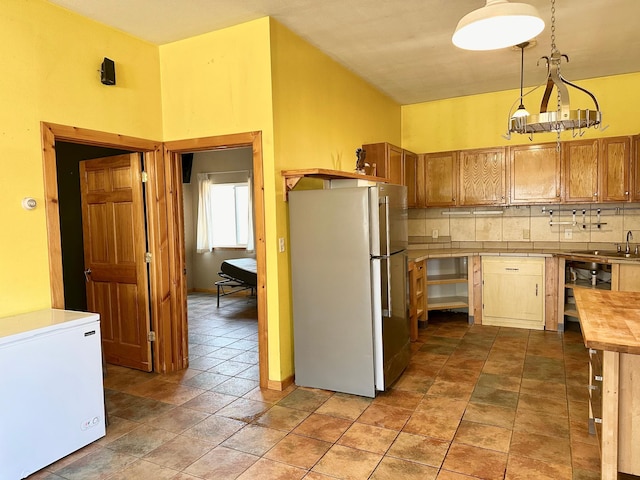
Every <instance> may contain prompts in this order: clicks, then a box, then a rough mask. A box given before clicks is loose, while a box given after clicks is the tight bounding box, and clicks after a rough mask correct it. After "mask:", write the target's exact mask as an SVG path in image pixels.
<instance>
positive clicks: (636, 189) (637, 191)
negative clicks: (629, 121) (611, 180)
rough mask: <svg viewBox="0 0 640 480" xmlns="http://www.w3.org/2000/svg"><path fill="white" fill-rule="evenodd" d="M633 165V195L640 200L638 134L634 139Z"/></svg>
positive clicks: (639, 141) (639, 138)
mask: <svg viewBox="0 0 640 480" xmlns="http://www.w3.org/2000/svg"><path fill="white" fill-rule="evenodd" d="M632 144H633V148H632V150H631V158H632V161H631V165H632V169H633V180H632V184H633V189H632V191H633V196H632V199H631V200H632V201H634V202H640V135H636V136H635V137H633V140H632Z"/></svg>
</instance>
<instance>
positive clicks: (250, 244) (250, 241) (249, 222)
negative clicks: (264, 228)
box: [247, 171, 255, 252]
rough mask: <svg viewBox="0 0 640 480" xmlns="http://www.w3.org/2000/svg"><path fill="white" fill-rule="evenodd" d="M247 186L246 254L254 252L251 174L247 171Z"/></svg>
mask: <svg viewBox="0 0 640 480" xmlns="http://www.w3.org/2000/svg"><path fill="white" fill-rule="evenodd" d="M247 185H248V187H249V193H248V194H247V195H248V197H249V198H248V199H247V200H248V206H249V208H248V217H249V218H248V219H247V252H253V251H254V250H255V241H254V238H253V172H251V171H249V175H248V176H247Z"/></svg>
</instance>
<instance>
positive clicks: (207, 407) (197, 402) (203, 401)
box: [182, 392, 238, 413]
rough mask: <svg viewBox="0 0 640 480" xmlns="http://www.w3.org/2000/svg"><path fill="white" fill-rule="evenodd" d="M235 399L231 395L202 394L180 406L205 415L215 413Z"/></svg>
mask: <svg viewBox="0 0 640 480" xmlns="http://www.w3.org/2000/svg"><path fill="white" fill-rule="evenodd" d="M237 398H238V397H235V396H233V395H225V394H223V393H218V392H204V393H202V394H200V395H198V396H197V397H194V398H192V399H191V400H189V401H188V402H186V403H183V404H182V406H183V407H185V408H189V409H192V410H200V411H202V412H206V413H216V412H217V411H218V410H220V409H221V408H223V407H226V406H227V405H229V404H230V403H232V402H234V401H235V400H236V399H237Z"/></svg>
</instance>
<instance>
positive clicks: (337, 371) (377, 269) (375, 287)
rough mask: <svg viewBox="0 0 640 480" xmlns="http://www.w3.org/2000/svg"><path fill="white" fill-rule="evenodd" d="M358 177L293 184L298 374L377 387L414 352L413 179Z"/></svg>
mask: <svg viewBox="0 0 640 480" xmlns="http://www.w3.org/2000/svg"><path fill="white" fill-rule="evenodd" d="M352 185H353V182H350V181H332V182H331V188H328V189H323V190H299V191H291V192H289V223H290V235H291V238H290V243H291V245H290V252H291V282H292V297H293V334H294V335H293V336H294V362H295V382H296V384H297V385H300V386H307V387H315V388H322V389H328V390H334V391H337V392H344V393H351V394H355V395H362V396H367V397H374V396H375V395H376V391H383V390H386V389H388V388H389V386H390V385H392V384H393V382H395V381H396V380H397V379H398V377H399V376H400V375H401V374H402V372H403V371H404V369H405V368H406V366H407V364H408V363H409V360H410V356H411V347H410V338H409V319H408V301H407V252H406V249H407V243H408V242H407V239H408V237H407V192H406V190H407V189H406V187H405V186H401V185H389V184H384V183H379V184H373V185H364V186H352ZM356 185H357V182H356Z"/></svg>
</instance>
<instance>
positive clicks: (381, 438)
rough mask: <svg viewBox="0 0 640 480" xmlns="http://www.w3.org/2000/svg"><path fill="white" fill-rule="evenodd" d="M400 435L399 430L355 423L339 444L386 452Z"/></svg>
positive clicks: (374, 451)
mask: <svg viewBox="0 0 640 480" xmlns="http://www.w3.org/2000/svg"><path fill="white" fill-rule="evenodd" d="M397 436H398V431H397V430H387V429H386V428H381V427H375V426H373V425H366V424H364V423H358V422H356V423H354V424H353V425H351V427H349V429H348V430H347V431H346V432H344V435H342V437H340V440H338V442H337V443H338V444H339V445H344V446H345V447H351V448H357V449H358V450H365V451H367V452H372V453H380V454H384V453H385V452H386V451H387V450H388V449H389V447H390V446H391V444H392V443H393V441H394V440H395V439H396V437H397Z"/></svg>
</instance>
